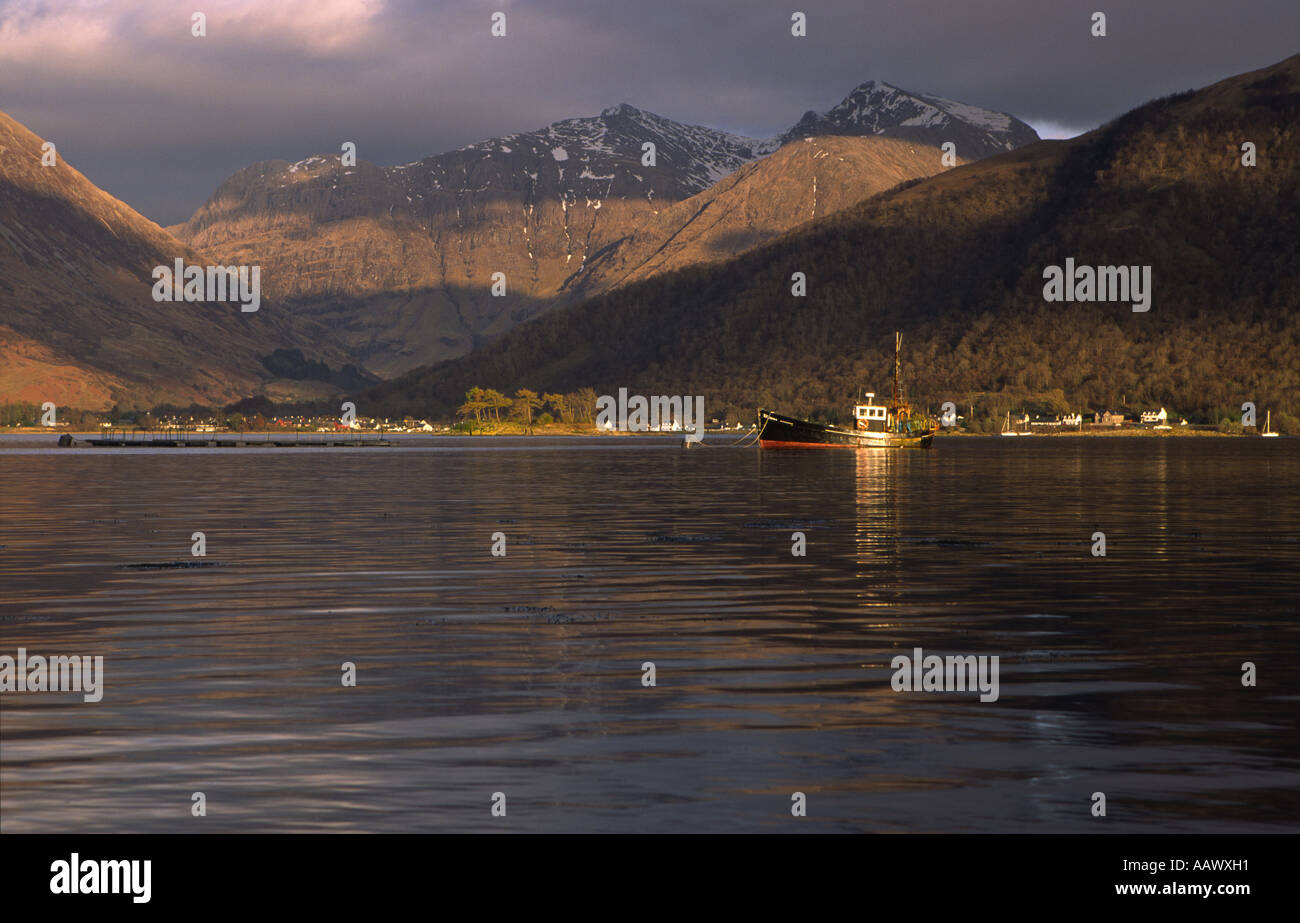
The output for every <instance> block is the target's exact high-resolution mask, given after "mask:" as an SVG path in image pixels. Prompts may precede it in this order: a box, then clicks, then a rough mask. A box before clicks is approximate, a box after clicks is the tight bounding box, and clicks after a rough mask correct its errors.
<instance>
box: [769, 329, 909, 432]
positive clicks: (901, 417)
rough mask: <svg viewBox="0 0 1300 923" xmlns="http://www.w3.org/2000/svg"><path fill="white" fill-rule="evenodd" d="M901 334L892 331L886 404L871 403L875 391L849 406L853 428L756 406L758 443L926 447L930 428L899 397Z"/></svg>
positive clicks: (873, 400) (900, 396) (867, 393)
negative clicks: (891, 371)
mask: <svg viewBox="0 0 1300 923" xmlns="http://www.w3.org/2000/svg"><path fill="white" fill-rule="evenodd" d="M902 343H903V337H902V334H901V333H897V332H895V333H894V391H893V394H892V395H891V398H890V401H889V403H888V404H877V403H875V397H876V395H875V392H874V391H869V392H866V393H865V394H864V395H863V399H862V401H861V402H859V403H856V404H854V405H853V428H852V429H850V428H848V427H841V426H833V425H831V424H828V423H814V422H812V421H811V420H800V419H797V418H795V417H789V416H786V415H784V414H780V413H775V412H773V411H771V410H764V409H763V408H761V407H760V408H759V409H758V444H759V446H760V447H762V448H764V449H895V448H917V449H928V448H929V447H930V443H931V442H933V441H934V428H933V427H932V426H931V424H930V421H929V419H928V418H926V417H925V416H923V415H922V414H919V413H917V412H916V411H914V410H913V409H912V407H911V405H910V404H908V402H907V401H905V400H904V399H903V398H902V395H901V392H900V391H899V385H898V377H899V370H900V368H901V365H902V362H901V359H900V350H901V348H902Z"/></svg>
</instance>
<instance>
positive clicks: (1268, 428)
mask: <svg viewBox="0 0 1300 923" xmlns="http://www.w3.org/2000/svg"><path fill="white" fill-rule="evenodd" d="M1260 435H1261V436H1276V435H1277V431H1276V430H1274V429H1273V411H1271V410H1268V411H1265V413H1264V432H1262V433H1260Z"/></svg>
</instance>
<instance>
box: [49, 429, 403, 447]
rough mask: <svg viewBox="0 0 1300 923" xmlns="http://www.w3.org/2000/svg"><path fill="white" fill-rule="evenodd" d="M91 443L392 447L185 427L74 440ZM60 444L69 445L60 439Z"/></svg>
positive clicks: (372, 439)
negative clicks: (206, 430)
mask: <svg viewBox="0 0 1300 923" xmlns="http://www.w3.org/2000/svg"><path fill="white" fill-rule="evenodd" d="M76 441H79V442H86V443H89V444H90V445H93V446H113V447H124V448H155V449H160V448H161V449H184V448H203V447H205V446H211V447H215V448H223V449H224V448H240V449H242V448H281V449H286V448H287V449H294V448H308V447H314V448H319V447H324V446H341V447H345V448H362V447H367V448H368V447H372V446H391V445H392V444H393V443H392V442H390V441H389V440H387V439H384V438H383V436H382V435H380V434H378V433H347V432H339V433H297V432H295V433H229V432H227V433H218V432H210V433H209V432H196V431H194V430H188V429H106V430H104V432H102V433H100V434H99V435H98V436H91V437H90V438H88V439H81V440H76ZM59 444H60V445H70V444H72V440H71V439H70V438H69V442H68V443H64V442H63V440H62V439H60V440H59Z"/></svg>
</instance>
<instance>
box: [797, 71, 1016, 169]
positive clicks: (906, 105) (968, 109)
mask: <svg viewBox="0 0 1300 923" xmlns="http://www.w3.org/2000/svg"><path fill="white" fill-rule="evenodd" d="M816 135H883V136H885V137H887V138H902V139H905V140H908V141H916V142H919V143H921V144H928V145H933V146H934V147H942V146H943V144H944V142H947V141H951V142H952V143H953V144H954V145H956V150H957V153H958V154H959V155H961V156H962V157H963V158H965V159H967V160H979V159H980V158H982V157H990V156H992V155H994V154H1001V153H1004V152H1006V151H1010V150H1014V149H1016V148H1018V147H1020V146H1021V145H1024V144H1031V143H1033V142H1034V141H1037V140H1038V133H1037V132H1036V131H1034V130H1033V129H1032V128H1030V127H1029V126H1028V125H1026V124H1025V123H1024V122H1022V121H1020V120H1019V119H1017V118H1015V117H1014V116H1012V115H1008V114H1007V113H1005V112H995V111H994V110H992V109H983V108H981V107H979V106H970V105H967V104H966V103H959V102H955V101H954V100H951V99H944V98H943V97H942V96H927V95H924V94H920V93H909V92H908V91H907V90H900V89H899V88H898V87H896V86H891V85H890V84H888V83H879V82H877V81H875V80H868V81H867V82H866V83H864V84H862V85H861V86H858V87H856V88H855V89H854V90H853V92H852V93H850V94H849V95H848V96H846V97H845V98H844V99H843V100H842V101H841V102H840V103H839V104H838V105H836V106H835V107H834V108H832V109H829V110H827V111H826V112H822V113H817V112H812V111H809V112H806V113H804V116H803V118H801V119H800V120H799V121H798V122H797V123H796V124H795V126H794V127H793V128H791V129H790V130H789V131H788V132H786V133H785V134H784V135H783V136H782V138H781V140H782V141H793V140H795V139H797V138H807V137H812V136H816Z"/></svg>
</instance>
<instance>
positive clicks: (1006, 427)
mask: <svg viewBox="0 0 1300 923" xmlns="http://www.w3.org/2000/svg"><path fill="white" fill-rule="evenodd" d="M1002 435H1003V436H1019V435H1020V434H1019V433H1017V432H1016V431H1015V430H1014V429H1012V428H1011V411H1010V410H1008V411H1007V418H1006V419H1005V420H1003V421H1002Z"/></svg>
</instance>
